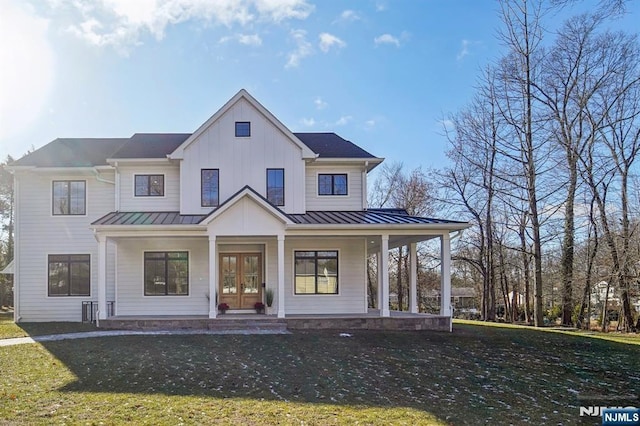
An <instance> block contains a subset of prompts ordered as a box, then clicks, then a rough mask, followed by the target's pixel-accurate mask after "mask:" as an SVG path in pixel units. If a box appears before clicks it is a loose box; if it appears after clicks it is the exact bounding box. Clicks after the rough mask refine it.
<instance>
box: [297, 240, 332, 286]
mask: <svg viewBox="0 0 640 426" xmlns="http://www.w3.org/2000/svg"><path fill="white" fill-rule="evenodd" d="M295 261H296V267H295V282H296V284H295V285H296V287H295V293H296V294H338V252H337V251H296V252H295Z"/></svg>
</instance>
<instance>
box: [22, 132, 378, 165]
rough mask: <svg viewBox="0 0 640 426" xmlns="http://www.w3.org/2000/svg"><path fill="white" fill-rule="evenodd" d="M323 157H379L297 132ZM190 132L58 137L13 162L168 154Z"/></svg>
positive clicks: (86, 161) (330, 136)
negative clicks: (107, 136) (125, 136)
mask: <svg viewBox="0 0 640 426" xmlns="http://www.w3.org/2000/svg"><path fill="white" fill-rule="evenodd" d="M294 134H295V136H296V137H297V138H298V139H300V140H301V141H302V142H303V143H304V144H305V145H307V146H308V147H309V148H310V149H311V150H312V151H313V152H315V153H316V154H318V156H319V157H320V158H376V157H375V156H374V155H372V154H370V153H368V152H367V151H365V150H364V149H362V148H360V147H359V146H357V145H355V144H354V143H352V142H350V141H348V140H345V139H343V138H341V137H340V136H338V135H336V134H335V133H294ZM189 136H191V133H135V134H134V135H133V136H131V137H130V138H102V139H91V138H65V139H55V140H54V141H52V142H49V143H48V144H47V145H45V146H43V147H42V148H40V149H38V150H36V151H34V152H32V153H31V154H28V155H26V156H25V157H23V158H21V159H19V160H17V161H16V162H14V163H13V165H15V166H37V167H91V166H98V165H105V164H107V161H106V160H107V159H109V158H113V159H117V158H122V159H124V158H166V156H167V155H169V154H171V153H172V152H173V151H174V150H175V149H176V148H178V147H179V146H180V145H181V144H182V143H183V142H184V141H186V140H187V138H189Z"/></svg>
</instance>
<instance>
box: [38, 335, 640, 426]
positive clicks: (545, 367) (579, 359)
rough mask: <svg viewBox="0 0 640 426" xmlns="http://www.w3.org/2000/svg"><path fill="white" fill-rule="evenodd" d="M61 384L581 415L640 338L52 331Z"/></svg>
mask: <svg viewBox="0 0 640 426" xmlns="http://www.w3.org/2000/svg"><path fill="white" fill-rule="evenodd" d="M44 346H45V347H46V349H47V350H49V351H50V352H51V353H52V354H53V355H54V356H56V357H57V358H58V359H59V360H60V361H61V362H63V363H64V364H65V366H66V367H68V368H69V369H70V370H71V371H72V372H73V373H74V374H75V375H76V376H77V380H76V381H75V382H72V383H70V384H68V385H66V386H65V387H64V388H63V389H61V390H62V391H69V392H103V393H141V394H153V393H159V394H166V395H195V396H210V397H215V398H254V399H258V400H259V399H265V400H281V401H283V400H286V401H292V402H308V403H328V404H346V405H359V406H376V407H410V408H414V409H418V410H423V411H425V412H429V413H431V414H434V415H436V416H437V417H439V418H441V419H446V421H447V422H450V423H454V424H462V423H478V422H479V421H483V422H484V421H490V420H492V419H493V420H495V421H497V422H499V423H504V422H509V423H521V422H523V421H525V420H526V421H528V422H531V423H534V424H543V423H545V424H547V423H558V422H564V423H566V422H570V423H572V422H574V421H576V422H577V419H578V402H577V394H608V395H611V394H615V393H616V392H617V393H624V392H628V391H629V389H630V387H631V386H632V383H634V382H635V383H637V382H638V381H639V380H640V373H639V372H640V348H639V347H637V346H631V345H623V344H617V343H613V342H605V341H597V340H595V339H585V338H580V337H573V336H563V335H555V334H551V333H538V332H535V331H528V330H509V329H491V328H488V327H478V326H466V325H460V326H457V327H456V329H455V330H454V333H453V334H449V333H437V332H415V333H412V332H354V333H353V337H350V338H347V337H339V333H338V332H337V331H335V332H329V331H323V332H306V333H295V334H292V335H268V336H267V335H253V336H235V335H234V336H232V335H214V336H212V335H202V336H153V337H151V336H123V337H110V338H100V339H84V340H75V341H61V342H47V343H44Z"/></svg>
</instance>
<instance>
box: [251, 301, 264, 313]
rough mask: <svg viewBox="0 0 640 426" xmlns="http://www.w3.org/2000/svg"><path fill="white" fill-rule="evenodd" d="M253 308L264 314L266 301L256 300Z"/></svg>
mask: <svg viewBox="0 0 640 426" xmlns="http://www.w3.org/2000/svg"><path fill="white" fill-rule="evenodd" d="M253 308H254V309H255V310H256V312H257V313H259V314H264V303H262V302H256V303H255V304H254V305H253Z"/></svg>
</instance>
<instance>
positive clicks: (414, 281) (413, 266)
mask: <svg viewBox="0 0 640 426" xmlns="http://www.w3.org/2000/svg"><path fill="white" fill-rule="evenodd" d="M409 312H411V313H412V314H417V313H418V254H417V244H416V243H411V244H409Z"/></svg>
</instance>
